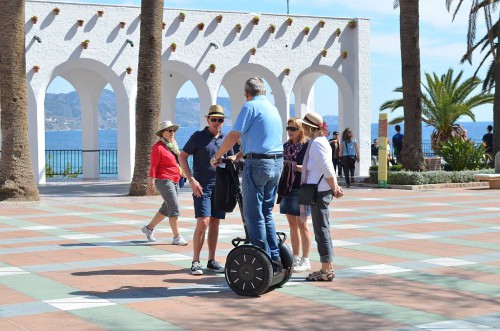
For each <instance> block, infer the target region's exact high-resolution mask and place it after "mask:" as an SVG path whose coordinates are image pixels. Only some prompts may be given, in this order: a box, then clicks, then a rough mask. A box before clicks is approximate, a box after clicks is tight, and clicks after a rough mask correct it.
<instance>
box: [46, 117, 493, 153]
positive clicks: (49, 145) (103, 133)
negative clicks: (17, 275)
mask: <svg viewBox="0 0 500 331" xmlns="http://www.w3.org/2000/svg"><path fill="white" fill-rule="evenodd" d="M460 124H461V125H462V127H464V128H465V129H466V130H467V136H468V137H469V138H471V139H473V140H474V141H475V142H478V143H479V142H481V141H482V138H483V135H484V134H485V133H486V127H487V126H488V125H492V123H491V122H475V123H474V122H461V123H460ZM197 130H199V128H197V127H181V128H180V129H179V130H178V131H177V133H176V140H177V143H178V145H179V148H180V149H182V148H183V147H184V145H185V144H186V142H187V140H188V139H189V137H190V136H191V134H193V132H195V131H197ZM329 130H330V132H333V131H339V132H340V131H341V130H339V129H338V128H336V127H334V126H332V127H330V128H329ZM433 130H434V128H433V127H431V126H426V125H422V142H423V143H429V142H430V135H431V133H432V131H433ZM229 131H231V127H229V126H225V127H224V129H223V132H226V133H227V132H229ZM388 131H389V134H388V137H389V138H391V137H392V136H393V135H394V134H395V133H396V130H395V129H394V126H393V125H390V126H389V128H388ZM403 134H404V131H403ZM377 136H378V123H372V125H371V139H370V141H373V139H374V138H378V137H377ZM45 149H50V150H54V149H56V150H57V149H63V150H67V149H76V150H78V149H82V131H80V130H75V131H46V132H45ZM99 149H111V150H113V149H117V135H116V129H108V130H99Z"/></svg>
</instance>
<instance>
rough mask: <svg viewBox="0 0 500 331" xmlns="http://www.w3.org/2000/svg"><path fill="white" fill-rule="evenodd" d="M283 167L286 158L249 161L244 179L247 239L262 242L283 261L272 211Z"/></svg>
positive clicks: (272, 253)
mask: <svg viewBox="0 0 500 331" xmlns="http://www.w3.org/2000/svg"><path fill="white" fill-rule="evenodd" d="M282 168H283V158H279V159H276V160H275V159H246V160H245V166H244V168H243V178H242V194H243V215H244V216H245V224H246V227H247V231H248V236H249V237H250V239H253V240H262V241H263V242H264V244H265V246H266V252H267V254H268V255H269V256H270V257H271V259H272V260H273V261H279V260H281V258H280V251H279V247H278V239H277V238H276V227H275V226H274V220H273V215H272V210H273V207H274V203H275V200H276V192H277V190H278V181H279V178H280V175H281V169H282Z"/></svg>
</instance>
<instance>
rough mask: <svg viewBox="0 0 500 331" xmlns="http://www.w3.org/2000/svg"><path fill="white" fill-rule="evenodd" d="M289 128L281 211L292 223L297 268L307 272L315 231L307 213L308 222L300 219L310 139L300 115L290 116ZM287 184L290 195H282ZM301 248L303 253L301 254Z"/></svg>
mask: <svg viewBox="0 0 500 331" xmlns="http://www.w3.org/2000/svg"><path fill="white" fill-rule="evenodd" d="M286 132H287V133H288V138H289V139H288V141H287V142H285V144H284V145H283V158H284V166H283V172H282V173H281V178H280V182H279V187H278V203H279V204H280V213H281V214H285V215H286V219H287V220H288V225H289V226H290V240H291V242H292V251H293V271H294V272H304V271H309V270H311V263H310V262H309V251H310V248H311V233H310V232H309V227H308V226H307V217H306V218H305V222H301V221H300V220H301V219H300V206H299V189H300V182H301V171H302V162H303V161H304V155H305V154H306V149H307V144H308V141H307V137H306V136H305V135H304V129H303V127H302V122H301V120H300V118H290V119H289V120H288V122H287V127H286ZM290 172H293V173H290ZM285 187H287V188H288V189H289V190H288V191H287V194H286V195H284V196H283V197H281V195H280V193H281V192H280V191H281V189H282V188H285ZM279 200H281V201H279ZM301 248H302V257H301V256H300V249H301Z"/></svg>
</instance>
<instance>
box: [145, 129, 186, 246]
mask: <svg viewBox="0 0 500 331" xmlns="http://www.w3.org/2000/svg"><path fill="white" fill-rule="evenodd" d="M178 129H179V126H178V125H177V124H173V123H172V122H171V121H164V122H161V123H160V129H159V130H158V131H157V132H156V135H157V136H158V137H160V140H158V142H157V143H156V144H154V145H153V148H152V149H151V168H150V170H149V181H148V194H151V195H153V194H155V192H156V191H158V192H159V193H160V195H161V197H162V198H163V204H162V205H161V207H160V210H158V212H157V213H156V215H155V216H154V217H153V219H152V220H151V222H149V224H148V225H145V226H144V227H143V228H142V232H143V233H144V234H145V235H146V237H147V239H148V241H156V239H155V237H154V234H153V231H154V228H155V226H156V225H158V224H159V223H160V222H161V221H163V219H164V218H165V217H168V221H169V223H170V227H171V229H172V233H173V234H174V240H173V241H172V245H180V246H185V245H187V241H186V240H185V239H184V238H183V237H182V236H181V235H180V234H179V225H178V217H179V215H180V213H179V204H178V199H177V197H178V195H179V180H180V179H181V173H180V170H179V164H178V161H177V157H178V155H179V148H178V147H177V142H176V141H175V131H177V130H178ZM155 188H156V190H155Z"/></svg>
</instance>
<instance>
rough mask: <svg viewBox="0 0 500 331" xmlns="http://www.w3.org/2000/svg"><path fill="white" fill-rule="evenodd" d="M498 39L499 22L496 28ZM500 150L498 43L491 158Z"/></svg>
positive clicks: (499, 52)
mask: <svg viewBox="0 0 500 331" xmlns="http://www.w3.org/2000/svg"><path fill="white" fill-rule="evenodd" d="M497 39H498V40H500V24H499V25H498V30H497ZM498 152H500V43H497V45H496V54H495V97H494V99H493V159H495V155H496V154H497V153H498Z"/></svg>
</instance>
